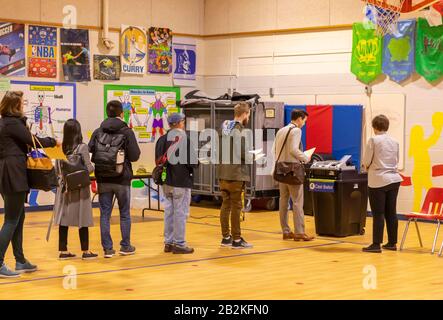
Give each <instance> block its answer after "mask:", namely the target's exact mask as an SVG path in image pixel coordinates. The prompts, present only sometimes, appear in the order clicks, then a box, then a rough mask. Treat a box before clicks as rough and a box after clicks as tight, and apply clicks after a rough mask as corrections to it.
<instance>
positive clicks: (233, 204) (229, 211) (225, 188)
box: [219, 180, 245, 240]
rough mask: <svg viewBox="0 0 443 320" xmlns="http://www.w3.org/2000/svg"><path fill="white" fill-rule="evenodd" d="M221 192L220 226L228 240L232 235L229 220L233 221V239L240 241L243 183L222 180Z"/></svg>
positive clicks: (220, 182)
mask: <svg viewBox="0 0 443 320" xmlns="http://www.w3.org/2000/svg"><path fill="white" fill-rule="evenodd" d="M219 184H220V191H221V194H222V197H223V204H222V207H221V212H220V224H221V229H222V235H223V237H224V238H227V237H229V236H230V235H231V231H230V228H229V218H230V219H231V228H232V237H233V238H234V240H240V238H241V230H240V215H241V210H242V206H243V205H242V193H243V188H244V185H245V184H244V182H243V181H226V180H220V181H219Z"/></svg>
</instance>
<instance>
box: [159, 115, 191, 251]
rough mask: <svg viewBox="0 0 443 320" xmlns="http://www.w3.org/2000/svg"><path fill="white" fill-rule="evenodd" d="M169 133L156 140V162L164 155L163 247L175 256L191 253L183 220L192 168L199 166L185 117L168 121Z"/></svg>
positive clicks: (186, 213)
mask: <svg viewBox="0 0 443 320" xmlns="http://www.w3.org/2000/svg"><path fill="white" fill-rule="evenodd" d="M168 122H169V125H170V127H171V130H169V131H168V133H167V134H166V135H164V136H162V137H160V139H159V140H158V141H157V144H156V146H155V159H157V162H159V161H161V159H162V158H164V157H165V156H167V166H166V172H165V174H166V176H165V175H163V179H164V185H163V193H164V195H165V230H164V235H165V248H164V251H165V252H166V253H167V252H173V253H174V254H190V253H193V252H194V249H193V248H190V247H188V246H187V245H186V241H185V230H186V220H187V218H188V216H189V208H190V205H191V188H192V186H193V184H194V169H195V168H197V167H198V160H197V150H196V148H195V146H194V145H193V144H192V143H191V141H190V139H189V137H188V136H187V135H186V132H185V117H184V115H182V114H179V113H174V114H172V115H170V116H169V118H168Z"/></svg>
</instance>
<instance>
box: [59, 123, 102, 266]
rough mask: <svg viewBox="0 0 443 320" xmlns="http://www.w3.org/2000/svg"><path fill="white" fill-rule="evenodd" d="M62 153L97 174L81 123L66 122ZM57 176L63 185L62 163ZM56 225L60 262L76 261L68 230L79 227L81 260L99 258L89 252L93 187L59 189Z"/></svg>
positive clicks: (61, 186)
mask: <svg viewBox="0 0 443 320" xmlns="http://www.w3.org/2000/svg"><path fill="white" fill-rule="evenodd" d="M62 149H63V153H64V154H65V155H66V156H69V155H79V156H81V159H82V163H83V165H84V166H85V167H86V168H87V170H88V172H89V173H90V174H91V173H93V172H94V165H93V164H92V163H91V159H90V158H89V149H88V145H86V144H84V143H83V136H82V130H81V126H80V122H78V121H77V120H75V119H70V120H68V121H66V123H65V125H64V127H63V143H62ZM55 168H56V172H57V175H58V176H59V181H63V180H62V179H63V172H62V170H61V160H57V162H56V166H55ZM54 221H55V225H58V226H59V251H60V255H59V259H60V260H68V259H72V258H75V254H72V253H70V252H69V251H68V230H69V227H78V228H79V230H78V231H79V236H80V244H81V249H82V251H83V255H82V259H83V260H91V259H95V258H97V255H96V254H95V253H92V252H91V251H89V229H88V228H89V227H92V226H93V225H94V222H93V217H92V204H91V191H90V187H89V186H87V187H83V188H81V189H78V190H71V191H67V190H66V191H65V190H63V185H60V186H59V187H58V188H57V193H56V196H55V205H54Z"/></svg>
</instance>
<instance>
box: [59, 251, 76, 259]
mask: <svg viewBox="0 0 443 320" xmlns="http://www.w3.org/2000/svg"><path fill="white" fill-rule="evenodd" d="M75 257H77V256H76V255H75V254H73V253H70V252H68V253H60V255H59V256H58V259H59V260H70V259H74V258H75Z"/></svg>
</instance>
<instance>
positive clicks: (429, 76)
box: [415, 18, 443, 82]
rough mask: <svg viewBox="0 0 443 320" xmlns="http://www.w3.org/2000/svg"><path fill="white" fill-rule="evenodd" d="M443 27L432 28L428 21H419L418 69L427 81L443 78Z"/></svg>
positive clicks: (421, 19) (420, 19)
mask: <svg viewBox="0 0 443 320" xmlns="http://www.w3.org/2000/svg"><path fill="white" fill-rule="evenodd" d="M442 47H443V26H439V27H431V26H429V23H428V21H427V20H426V19H423V18H419V19H418V21H417V44H416V66H415V67H416V69H417V73H419V74H420V75H422V76H423V77H424V78H425V79H426V80H427V81H429V82H433V81H436V80H438V79H440V78H441V77H442V76H443V54H442Z"/></svg>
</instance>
